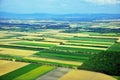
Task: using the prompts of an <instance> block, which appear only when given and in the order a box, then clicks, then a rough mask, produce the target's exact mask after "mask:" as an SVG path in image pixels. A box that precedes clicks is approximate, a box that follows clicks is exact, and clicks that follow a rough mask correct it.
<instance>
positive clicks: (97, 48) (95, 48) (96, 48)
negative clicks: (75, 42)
mask: <svg viewBox="0 0 120 80" xmlns="http://www.w3.org/2000/svg"><path fill="white" fill-rule="evenodd" d="M58 46H60V47H71V48H85V49H94V50H106V49H107V48H99V47H87V46H72V45H58Z"/></svg>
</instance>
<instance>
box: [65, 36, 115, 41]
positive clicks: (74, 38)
mask: <svg viewBox="0 0 120 80" xmlns="http://www.w3.org/2000/svg"><path fill="white" fill-rule="evenodd" d="M65 40H83V41H98V42H99V41H100V42H115V41H116V40H117V39H114V38H113V39H108V38H93V37H73V38H65Z"/></svg>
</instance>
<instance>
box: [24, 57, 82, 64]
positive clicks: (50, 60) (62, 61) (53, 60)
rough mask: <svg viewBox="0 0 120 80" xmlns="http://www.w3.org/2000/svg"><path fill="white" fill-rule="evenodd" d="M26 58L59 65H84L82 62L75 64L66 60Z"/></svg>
mask: <svg viewBox="0 0 120 80" xmlns="http://www.w3.org/2000/svg"><path fill="white" fill-rule="evenodd" d="M24 58H25V59H31V60H41V61H48V62H58V63H64V64H73V65H82V62H74V61H64V60H56V59H47V58H36V57H24Z"/></svg>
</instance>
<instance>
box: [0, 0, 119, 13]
mask: <svg viewBox="0 0 120 80" xmlns="http://www.w3.org/2000/svg"><path fill="white" fill-rule="evenodd" d="M119 10H120V0H95V1H93V0H74V1H73V0H31V1H30V0H12V1H11V0H0V12H9V13H17V14H31V13H48V14H101V13H102V14H120V11H119Z"/></svg>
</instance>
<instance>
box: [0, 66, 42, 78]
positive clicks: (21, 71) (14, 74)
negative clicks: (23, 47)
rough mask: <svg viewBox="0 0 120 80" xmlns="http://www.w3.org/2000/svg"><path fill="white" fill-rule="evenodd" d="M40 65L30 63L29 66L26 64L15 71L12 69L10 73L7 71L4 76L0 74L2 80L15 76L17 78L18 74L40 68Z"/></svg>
mask: <svg viewBox="0 0 120 80" xmlns="http://www.w3.org/2000/svg"><path fill="white" fill-rule="evenodd" d="M39 66H40V65H36V64H29V65H27V66H24V67H22V68H20V69H17V70H15V71H12V72H10V73H7V74H5V75H3V76H0V79H1V80H14V78H17V77H18V76H21V75H22V74H25V73H27V72H29V71H31V70H33V69H35V68H38V67H39Z"/></svg>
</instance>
